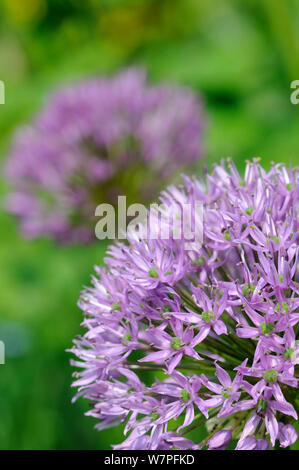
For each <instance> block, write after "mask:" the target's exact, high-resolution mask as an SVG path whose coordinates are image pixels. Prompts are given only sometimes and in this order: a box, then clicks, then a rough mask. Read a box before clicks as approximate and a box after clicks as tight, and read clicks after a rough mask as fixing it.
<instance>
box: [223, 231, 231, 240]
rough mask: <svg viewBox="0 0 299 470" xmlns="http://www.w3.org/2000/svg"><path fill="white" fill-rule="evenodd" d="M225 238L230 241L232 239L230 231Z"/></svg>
mask: <svg viewBox="0 0 299 470" xmlns="http://www.w3.org/2000/svg"><path fill="white" fill-rule="evenodd" d="M224 238H225V240H229V241H230V240H231V236H230V234H229V233H228V232H225V234H224Z"/></svg>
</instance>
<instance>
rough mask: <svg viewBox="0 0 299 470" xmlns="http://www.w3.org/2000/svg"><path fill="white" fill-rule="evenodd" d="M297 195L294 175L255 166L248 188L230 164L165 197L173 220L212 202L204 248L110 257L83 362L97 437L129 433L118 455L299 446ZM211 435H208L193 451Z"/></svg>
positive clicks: (169, 242)
mask: <svg viewBox="0 0 299 470" xmlns="http://www.w3.org/2000/svg"><path fill="white" fill-rule="evenodd" d="M298 183H299V175H298V173H297V172H296V171H295V170H293V169H292V168H287V167H286V166H285V165H283V164H278V165H273V166H272V167H271V169H270V171H266V170H265V169H264V168H263V167H262V166H261V165H260V163H259V162H258V160H254V161H253V162H248V163H247V165H246V170H245V175H244V176H243V177H241V176H240V174H239V172H238V171H237V169H236V168H235V166H234V165H233V163H232V162H231V161H228V162H222V164H221V165H217V166H215V167H214V169H213V172H212V173H211V174H207V175H206V178H205V180H204V181H203V180H201V179H189V178H187V177H185V178H184V185H183V186H182V187H180V188H176V187H170V188H169V189H168V190H167V191H165V192H163V193H162V196H161V202H162V203H163V205H164V206H165V205H166V206H167V204H168V206H169V213H171V211H172V209H173V207H174V205H175V203H177V205H178V206H179V204H181V203H182V202H184V203H188V204H189V205H190V206H191V207H194V206H195V203H196V202H198V201H200V202H201V203H202V206H203V228H202V230H203V240H202V243H199V242H198V243H195V244H193V245H192V249H186V246H185V240H184V239H183V238H177V237H174V236H170V238H167V239H165V238H162V237H161V238H158V239H154V240H153V239H139V238H138V237H136V236H135V237H133V236H132V237H131V239H130V240H129V243H128V244H120V243H118V244H117V245H115V246H112V247H111V248H110V249H109V250H108V256H107V258H106V260H105V261H106V265H107V267H106V268H104V267H101V268H100V267H99V268H96V274H97V275H96V276H94V277H93V280H92V283H93V286H92V287H91V288H88V289H87V290H85V291H84V292H83V294H82V296H81V299H80V302H79V305H80V307H81V309H82V310H83V312H84V322H83V325H84V327H85V328H86V332H85V334H84V335H83V336H82V337H79V338H77V339H76V340H75V344H74V348H73V349H72V352H73V353H74V354H75V355H76V357H77V359H76V361H75V362H74V364H75V365H76V366H77V367H80V368H81V372H79V373H76V381H75V383H74V386H75V387H78V388H79V391H78V394H77V396H81V395H83V396H84V397H86V398H87V399H88V400H89V402H91V403H92V410H91V411H90V412H89V414H90V415H92V416H94V417H95V418H96V419H97V420H98V424H97V428H98V429H103V428H105V427H109V426H113V425H117V424H119V423H126V424H125V429H124V441H123V442H122V443H121V444H120V445H119V446H116V447H115V448H119V449H154V450H155V449H172V450H175V449H180V448H184V449H198V450H202V449H203V450H204V449H225V448H227V447H228V446H229V448H230V449H235V450H250V449H251V450H266V449H271V448H278V447H282V448H288V447H289V446H291V445H293V444H294V443H295V442H296V440H297V432H296V430H295V428H294V422H295V421H296V420H297V412H298V407H299V403H298V393H297V390H296V389H297V382H298V364H299V342H298V322H299V284H298V281H299V279H298V278H299V265H298V261H299V248H298V229H299V207H298V201H299V186H298ZM170 209H171V210H170ZM164 210H165V207H164ZM153 220H154V223H158V222H157V220H158V219H157V218H156V219H153ZM165 223H166V222H165ZM168 223H173V226H175V224H176V221H175V219H174V220H173V221H172V222H171V220H169V221H168ZM198 227H199V226H196V228H197V229H198ZM171 233H172V232H171ZM199 427H201V432H200V433H199V434H200V435H202V429H203V427H204V429H205V430H206V437H204V439H203V440H201V441H200V442H192V441H191V440H190V435H189V431H190V430H194V429H196V428H199Z"/></svg>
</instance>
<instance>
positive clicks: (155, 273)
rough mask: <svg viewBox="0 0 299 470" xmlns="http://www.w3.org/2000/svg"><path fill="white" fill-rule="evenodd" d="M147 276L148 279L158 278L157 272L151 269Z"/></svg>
mask: <svg viewBox="0 0 299 470" xmlns="http://www.w3.org/2000/svg"><path fill="white" fill-rule="evenodd" d="M148 273H149V275H150V277H159V275H158V273H157V270H156V268H154V267H152V268H151V269H150V270H149V272H148Z"/></svg>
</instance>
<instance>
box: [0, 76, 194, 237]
mask: <svg viewBox="0 0 299 470" xmlns="http://www.w3.org/2000/svg"><path fill="white" fill-rule="evenodd" d="M202 123H203V119H202V111H201V104H200V100H199V99H198V97H197V96H196V95H195V94H194V93H193V92H192V91H190V90H189V89H187V88H180V87H176V86H169V85H159V86H151V85H148V84H147V82H146V75H145V73H144V71H143V70H142V69H135V68H129V69H127V70H124V71H122V72H121V73H120V74H118V75H116V76H115V77H112V78H94V79H90V80H85V81H82V82H79V83H77V84H73V85H69V86H66V87H65V88H62V89H61V90H59V91H57V92H55V93H54V94H53V96H51V97H50V99H49V101H48V103H47V104H46V106H45V107H44V109H43V110H42V111H41V113H40V114H38V115H37V116H36V118H35V120H34V121H33V122H32V123H31V124H30V125H27V126H24V127H22V128H21V129H20V130H19V131H18V132H17V133H16V136H15V138H14V142H13V145H12V150H11V154H10V156H9V158H8V160H7V164H6V168H5V171H6V177H7V180H8V181H9V182H10V183H11V185H12V187H13V191H12V193H11V194H10V195H9V197H8V198H7V203H6V207H7V210H8V211H10V212H11V213H13V214H15V215H16V216H18V218H19V220H20V227H21V231H22V233H23V235H25V236H27V237H29V238H34V237H38V236H50V237H52V238H53V239H55V240H57V241H62V242H68V241H81V242H84V241H89V240H91V239H92V238H93V237H94V235H93V233H94V224H95V217H94V216H95V207H96V206H97V205H98V204H101V203H111V204H114V203H116V202H117V196H118V195H119V194H122V195H126V196H127V198H128V199H127V200H128V204H131V203H132V202H137V201H138V202H148V201H149V200H151V198H152V197H154V195H155V194H156V193H158V192H159V190H160V189H161V187H163V184H165V182H166V181H168V180H169V178H171V177H172V176H173V175H174V174H175V173H176V172H177V171H179V170H181V169H182V168H183V167H184V166H185V165H187V164H191V163H192V162H194V161H195V160H196V159H197V158H198V157H200V156H201V136H202V127H203V126H202Z"/></svg>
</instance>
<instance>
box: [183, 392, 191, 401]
mask: <svg viewBox="0 0 299 470" xmlns="http://www.w3.org/2000/svg"><path fill="white" fill-rule="evenodd" d="M181 400H182V401H189V400H190V393H189V392H188V390H185V389H183V390H181Z"/></svg>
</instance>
